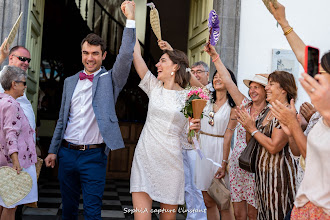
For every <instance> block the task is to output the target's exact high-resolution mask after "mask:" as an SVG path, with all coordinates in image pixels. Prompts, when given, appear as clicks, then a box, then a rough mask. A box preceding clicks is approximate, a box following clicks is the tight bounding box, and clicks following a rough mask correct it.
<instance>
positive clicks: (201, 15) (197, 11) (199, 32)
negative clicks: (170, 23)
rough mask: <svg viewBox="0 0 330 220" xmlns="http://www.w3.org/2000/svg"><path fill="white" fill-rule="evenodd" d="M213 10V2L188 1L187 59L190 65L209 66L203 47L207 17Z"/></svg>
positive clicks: (208, 0)
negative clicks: (200, 64)
mask: <svg viewBox="0 0 330 220" xmlns="http://www.w3.org/2000/svg"><path fill="white" fill-rule="evenodd" d="M212 8H213V0H190V16H189V31H188V51H187V54H188V58H189V63H190V65H191V64H193V63H195V62H197V61H204V62H205V63H207V64H208V65H209V64H210V57H209V55H208V54H206V53H205V52H204V47H203V45H204V44H205V43H206V42H207V41H208V36H209V34H208V27H207V23H208V17H209V12H210V11H211V10H212Z"/></svg>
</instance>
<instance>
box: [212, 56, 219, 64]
mask: <svg viewBox="0 0 330 220" xmlns="http://www.w3.org/2000/svg"><path fill="white" fill-rule="evenodd" d="M218 58H219V54H218V56H217V57H216V58H215V59H214V60H212V62H213V63H214V62H215V61H216V60H217V59H218Z"/></svg>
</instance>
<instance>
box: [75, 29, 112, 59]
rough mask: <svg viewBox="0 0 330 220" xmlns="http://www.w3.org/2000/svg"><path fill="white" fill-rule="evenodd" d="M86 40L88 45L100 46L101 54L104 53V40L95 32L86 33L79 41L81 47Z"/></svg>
mask: <svg viewBox="0 0 330 220" xmlns="http://www.w3.org/2000/svg"><path fill="white" fill-rule="evenodd" d="M86 41H87V43H89V44H90V45H94V46H99V45H100V46H101V50H102V55H103V54H104V52H105V50H106V45H105V43H104V40H103V39H102V38H101V37H100V36H99V35H97V34H94V33H90V34H88V35H87V36H86V37H85V38H84V39H83V40H82V41H81V45H80V46H81V48H82V46H83V44H84V43H85V42H86Z"/></svg>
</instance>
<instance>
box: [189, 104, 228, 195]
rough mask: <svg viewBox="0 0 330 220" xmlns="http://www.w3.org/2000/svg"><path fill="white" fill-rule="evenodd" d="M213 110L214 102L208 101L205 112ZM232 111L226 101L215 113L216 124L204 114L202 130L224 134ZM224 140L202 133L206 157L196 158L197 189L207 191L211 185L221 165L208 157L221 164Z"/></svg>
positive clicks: (201, 139) (201, 144)
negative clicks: (211, 122) (212, 124)
mask: <svg viewBox="0 0 330 220" xmlns="http://www.w3.org/2000/svg"><path fill="white" fill-rule="evenodd" d="M211 111H213V104H211V102H208V104H207V105H206V107H205V108H204V114H206V115H209V112H211ZM230 111H231V107H230V105H229V104H228V101H226V102H225V103H224V104H223V105H222V106H221V107H220V109H219V110H218V111H217V112H215V114H214V126H211V125H210V124H209V118H208V117H205V116H204V117H203V118H202V120H201V130H202V131H203V132H206V133H209V134H215V135H224V134H225V132H226V129H227V126H228V122H229V119H230ZM223 141H224V139H223V138H222V137H213V136H209V135H204V134H201V135H200V148H201V150H202V152H203V154H204V156H205V157H204V158H203V159H201V158H200V157H199V156H197V159H196V171H195V185H196V187H197V189H199V190H202V191H207V189H208V188H209V187H210V185H211V182H212V179H213V177H214V175H215V173H216V172H217V170H218V169H219V167H217V166H216V165H214V164H213V163H212V162H211V161H209V160H207V159H206V158H210V159H212V160H213V161H214V162H217V163H219V164H221V163H222V159H223V158H222V157H223Z"/></svg>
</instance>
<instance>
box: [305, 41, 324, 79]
mask: <svg viewBox="0 0 330 220" xmlns="http://www.w3.org/2000/svg"><path fill="white" fill-rule="evenodd" d="M319 53H320V52H319V49H317V48H315V47H311V46H306V48H305V66H304V68H305V72H306V73H308V74H309V75H310V76H312V77H314V76H315V75H316V74H318V73H319Z"/></svg>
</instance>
